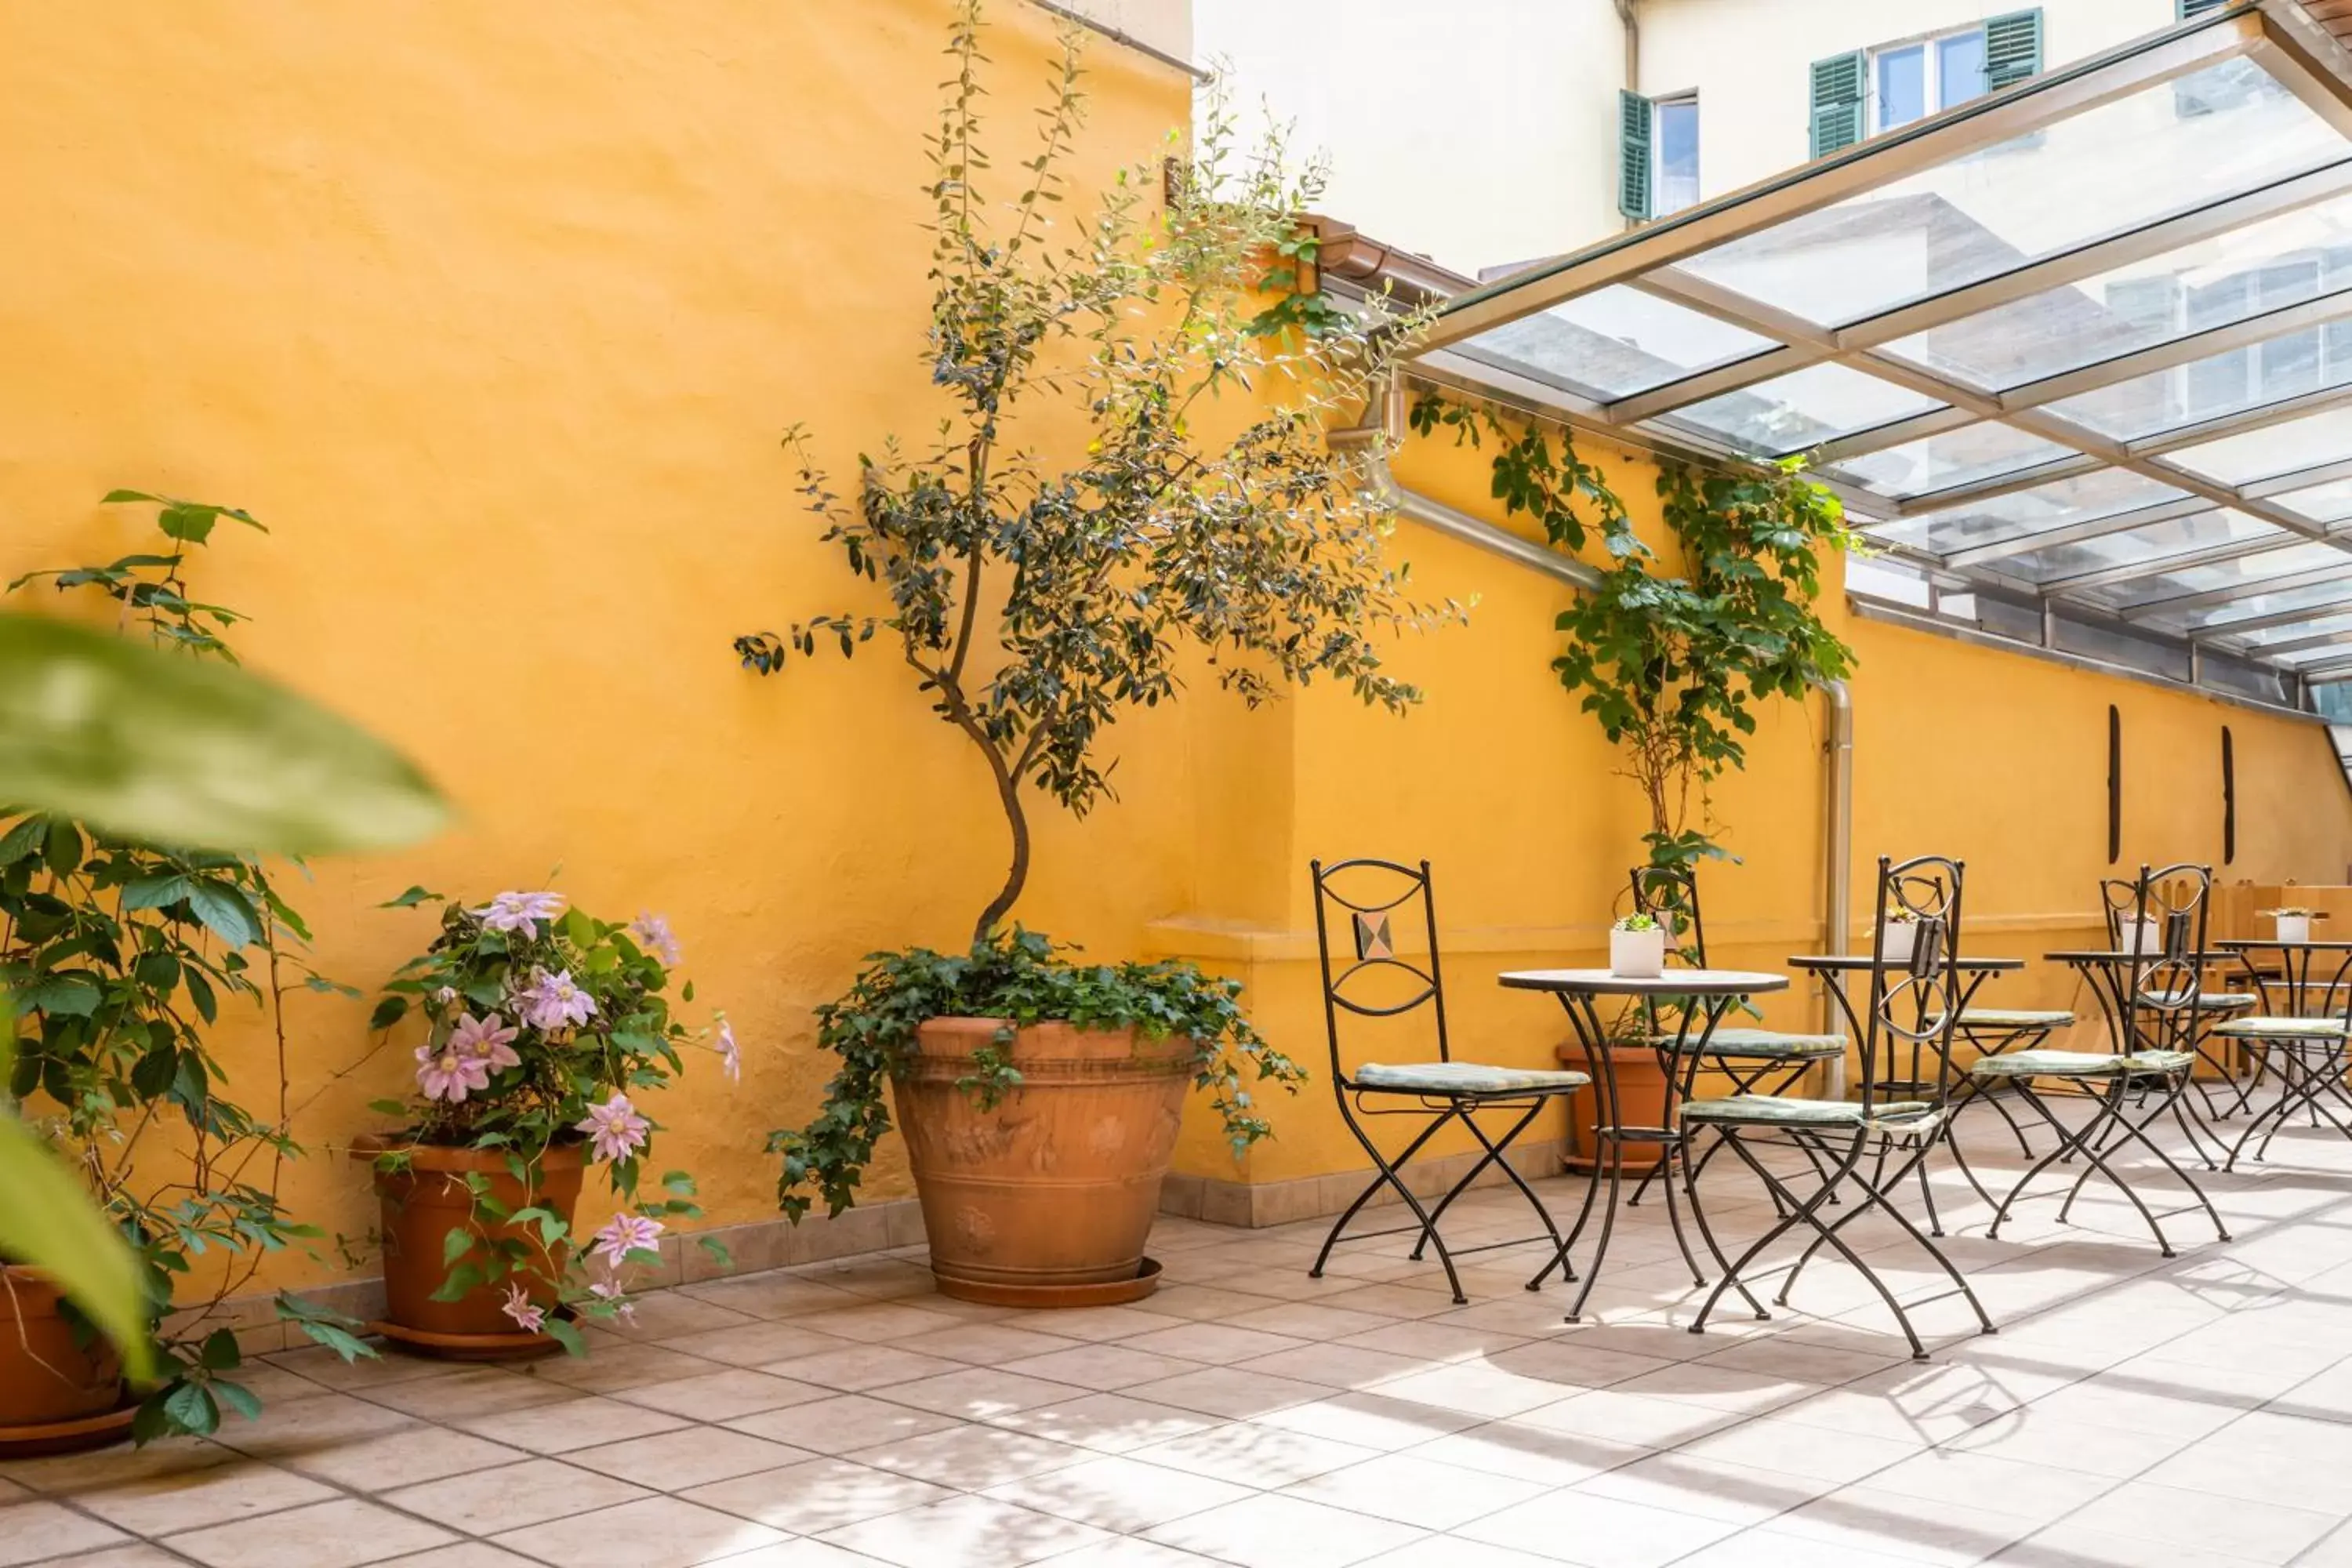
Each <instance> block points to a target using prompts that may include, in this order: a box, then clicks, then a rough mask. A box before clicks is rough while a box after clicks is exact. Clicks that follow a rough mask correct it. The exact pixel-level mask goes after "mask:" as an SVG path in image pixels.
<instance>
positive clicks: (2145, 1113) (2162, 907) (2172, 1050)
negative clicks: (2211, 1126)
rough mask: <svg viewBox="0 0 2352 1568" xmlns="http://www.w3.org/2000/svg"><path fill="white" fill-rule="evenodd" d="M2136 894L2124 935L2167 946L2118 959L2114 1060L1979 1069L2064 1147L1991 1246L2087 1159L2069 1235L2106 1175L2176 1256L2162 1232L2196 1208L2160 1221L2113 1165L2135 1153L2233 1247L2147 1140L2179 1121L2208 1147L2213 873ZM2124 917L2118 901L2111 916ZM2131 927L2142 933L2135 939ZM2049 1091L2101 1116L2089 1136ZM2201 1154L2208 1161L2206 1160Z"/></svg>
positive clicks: (1985, 1064) (2016, 1195)
mask: <svg viewBox="0 0 2352 1568" xmlns="http://www.w3.org/2000/svg"><path fill="white" fill-rule="evenodd" d="M2132 889H2133V891H2132V899H2131V902H2130V904H2129V906H2128V911H2127V914H2126V915H2125V916H2123V917H2119V918H2118V919H2117V921H2116V929H2117V931H2118V934H2119V935H2120V933H2121V932H2122V931H2124V930H2137V931H2147V930H2151V929H2152V930H2154V931H2156V932H2158V935H2157V937H2156V938H2155V939H2154V940H2153V942H2150V941H2149V940H2138V941H2134V942H2128V943H2126V944H2125V945H2120V946H2118V948H2117V949H2116V951H2117V952H2128V953H2129V954H2130V956H2129V958H2128V959H2127V960H2126V968H2125V969H2124V971H2123V973H2121V975H2120V976H2119V983H2118V984H2116V988H2115V994H2114V995H2113V996H2112V997H2111V998H2109V1005H2110V1006H2111V1007H2112V1008H2113V1009H2114V1019H2113V1021H2114V1024H2115V1029H2116V1039H2115V1042H2114V1043H2115V1047H2116V1048H2115V1049H2114V1050H2112V1051H2104V1052H2101V1051H2062V1050H2025V1051H2011V1052H2007V1053H2005V1054H2003V1055H2001V1056H1999V1057H1993V1058H1987V1059H1985V1060H1981V1061H1979V1062H1978V1063H1976V1064H1975V1066H1973V1067H1972V1068H1969V1077H1970V1080H1971V1087H1972V1088H1974V1087H1976V1086H1980V1085H1987V1084H2001V1085H2004V1086H2007V1087H2009V1088H2011V1089H2014V1090H2015V1092H2016V1093H2017V1094H2018V1096H2019V1097H2020V1098H2021V1099H2022V1100H2024V1101H2025V1103H2026V1104H2027V1105H2029V1106H2031V1107H2032V1109H2033V1110H2034V1111H2035V1112H2036V1113H2037V1114H2038V1115H2039V1116H2040V1117H2041V1118H2042V1121H2043V1122H2045V1123H2046V1124H2047V1125H2048V1126H2049V1127H2050V1129H2051V1131H2053V1133H2055V1134H2056V1136H2057V1146H2056V1147H2055V1148H2053V1149H2052V1150H2051V1151H2050V1152H2049V1153H2047V1154H2044V1155H2043V1156H2042V1158H2041V1159H2040V1160H2039V1161H2037V1162H2035V1163H2033V1164H2032V1165H2031V1166H2029V1167H2028V1168H2027V1170H2026V1172H2025V1173H2024V1174H2023V1175H2022V1176H2021V1177H2019V1178H2018V1181H2017V1184H2016V1185H2015V1186H2014V1187H2012V1188H2011V1189H2010V1193H2009V1195H2008V1196H2007V1197H2005V1198H2003V1199H2001V1201H2000V1206H1999V1208H1998V1209H1997V1210H1996V1211H1995V1213H1994V1215H1993V1218H1992V1224H1991V1225H1990V1226H1989V1227H1988V1228H1987V1230H1986V1232H1985V1234H1986V1236H1987V1237H1989V1238H1993V1239H1997V1238H1998V1237H2000V1227H2001V1226H2003V1225H2004V1224H2006V1223H2008V1220H2009V1215H2010V1211H2011V1209H2012V1208H2014V1207H2015V1206H2016V1205H2017V1202H2018V1200H2019V1199H2020V1198H2021V1197H2022V1196H2024V1194H2025V1193H2026V1190H2027V1189H2028V1188H2029V1187H2031V1186H2032V1184H2033V1182H2034V1180H2035V1178H2036V1177H2038V1176H2040V1175H2041V1174H2042V1172H2044V1171H2046V1170H2048V1169H2049V1168H2050V1166H2051V1165H2052V1164H2053V1163H2056V1162H2058V1161H2060V1160H2064V1161H2067V1162H2070V1163H2071V1162H2073V1161H2074V1160H2075V1159H2077V1158H2080V1159H2081V1160H2082V1161H2083V1162H2084V1163H2083V1168H2082V1170H2081V1172H2080V1173H2078V1174H2077V1175H2076V1176H2075V1178H2074V1183H2073V1184H2072V1185H2070V1186H2069V1187H2068V1188H2067V1189H2066V1197H2065V1201H2064V1202H2063V1204H2061V1205H2059V1209H2058V1219H2059V1223H2060V1224H2062V1225H2063V1224H2064V1223H2065V1221H2066V1218H2067V1216H2068V1215H2070V1214H2072V1213H2073V1212H2074V1200H2075V1198H2076V1197H2078V1196H2080V1195H2081V1194H2082V1191H2083V1188H2084V1184H2087V1183H2088V1182H2089V1181H2090V1179H2091V1177H2092V1176H2093V1175H2094V1174H2098V1175H2102V1176H2105V1178H2106V1179H2107V1180H2108V1182H2109V1183H2111V1184H2113V1185H2114V1186H2115V1187H2116V1189H2117V1190H2119V1191H2120V1192H2122V1194H2124V1196H2125V1197H2126V1198H2127V1199H2129V1200H2130V1202H2131V1205H2132V1206H2133V1207H2134V1208H2135V1209H2137V1210H2138V1211H2139V1215H2140V1217H2141V1218H2142V1219H2143V1220H2145V1221H2147V1227H2148V1230H2149V1232H2150V1234H2152V1235H2153V1236H2154V1237H2156V1244H2157V1247H2158V1248H2159V1249H2160V1250H2161V1251H2162V1252H2163V1254H2164V1256H2165V1257H2167V1258H2170V1257H2173V1256H2175V1254H2174V1252H2173V1247H2172V1243H2171V1241H2170V1239H2169V1238H2168V1237H2166V1235H2165V1234H2164V1226H2163V1224H2162V1221H2163V1220H2164V1219H2168V1218H2171V1217H2173V1216H2174V1215H2179V1214H2186V1213H2188V1212H2189V1208H2188V1207H2183V1208H2180V1209H2176V1210H2173V1211H2171V1213H2169V1214H2167V1215H2161V1216H2159V1215H2158V1214H2157V1213H2156V1212H2155V1211H2154V1210H2152V1209H2150V1208H2149V1207H2148V1206H2147V1201H2146V1200H2145V1199H2143V1198H2142V1197H2141V1196H2140V1195H2139V1194H2138V1192H2137V1191H2136V1190H2135V1189H2134V1188H2133V1186H2132V1184H2131V1183H2130V1182H2129V1181H2128V1180H2127V1179H2126V1177H2125V1175H2124V1174H2123V1173H2122V1172H2120V1171H2119V1170H2117V1169H2116V1166H2115V1164H2114V1163H2112V1158H2111V1157H2112V1156H2113V1155H2114V1154H2116V1152H2120V1151H2121V1150H2122V1149H2123V1148H2124V1147H2125V1146H2126V1145H2127V1144H2131V1143H2137V1144H2138V1145H2139V1146H2140V1147H2141V1148H2143V1149H2145V1150H2146V1151H2147V1152H2148V1153H2150V1154H2152V1155H2154V1156H2155V1157H2156V1159H2157V1161H2158V1163H2160V1164H2162V1165H2163V1167H2164V1168H2165V1169H2166V1170H2167V1171H2169V1172H2170V1173H2172V1175H2173V1176H2174V1177H2175V1178H2176V1179H2177V1180H2178V1181H2179V1183H2180V1184H2182V1185H2183V1186H2185V1187H2187V1188H2188V1189H2189V1193H2190V1194H2192V1195H2193V1196H2194V1197H2195V1198H2196V1200H2197V1206H2201V1207H2202V1208H2203V1209H2204V1211H2205V1214H2206V1217H2208V1218H2209V1219H2210V1220H2211V1221H2212V1222H2213V1229H2214V1232H2215V1234H2216V1235H2217V1236H2219V1237H2220V1238H2221V1240H2223V1241H2227V1240H2229V1239H2230V1233H2229V1230H2228V1227H2226V1226H2223V1225H2222V1223H2221V1215H2220V1213H2219V1212H2218V1211H2217V1210H2215V1208H2214V1207H2213V1205H2212V1201H2211V1200H2210V1199H2209V1198H2208V1197H2206V1195H2205V1192H2204V1189H2203V1188H2201V1187H2200V1186H2199V1185H2198V1184H2197V1183H2196V1181H2195V1180H2194V1179H2193V1178H2191V1177H2190V1175H2189V1173H2188V1172H2186V1171H2184V1170H2182V1169H2181V1168H2180V1166H2179V1164H2178V1163H2175V1162H2174V1160H2173V1158H2172V1156H2171V1155H2169V1154H2168V1153H2167V1152H2165V1151H2164V1149H2163V1147H2162V1146H2161V1145H2159V1144H2158V1142H2156V1140H2154V1139H2153V1138H2150V1137H2149V1136H2148V1135H2147V1128H2148V1126H2149V1125H2150V1124H2151V1123H2152V1122H2154V1121H2156V1120H2157V1119H2158V1118H2159V1117H2161V1116H2163V1115H2165V1114H2166V1113H2167V1112H2170V1113H2171V1114H2172V1116H2173V1118H2174V1120H2175V1121H2177V1122H2179V1125H2180V1127H2181V1130H2182V1131H2184V1132H2187V1133H2188V1134H2189V1142H2190V1143H2191V1144H2192V1146H2193V1145H2195V1144H2196V1142H2197V1138H2196V1134H2195V1133H2194V1132H2193V1131H2190V1130H2189V1126H2188V1123H2187V1121H2185V1120H2183V1119H2182V1117H2181V1114H2180V1105H2181V1099H2182V1096H2183V1095H2184V1094H2186V1092H2187V1091H2188V1088H2189V1078H2190V1075H2191V1074H2192V1073H2193V1072H2194V1070H2195V1068H2196V1066H2197V1061H2198V1052H2197V1040H2198V1038H2199V1036H2200V1033H2201V1031H2202V1030H2203V1028H2204V1027H2205V1025H2206V1022H2207V1021H2208V1020H2209V1019H2210V1018H2211V1017H2212V1016H2213V1014H2212V1009H2210V1008H2208V1007H2204V1006H2202V1005H2200V1001H2201V999H2202V997H2203V994H2204V971H2205V962H2206V959H2205V917H2206V914H2207V912H2208V910H2209V907H2210V904H2211V902H2212V892H2213V873H2212V869H2211V868H2210V867H2205V866H2194V865H2189V864H2186V863H2183V864H2180V865H2176V866H2167V867H2165V868H2162V869H2152V868H2148V867H2146V866H2143V867H2141V868H2140V872H2139V876H2138V878H2137V880H2136V881H2135V882H2134V883H2133V884H2132ZM2104 890H2105V889H2103V891H2104ZM2109 909H2110V911H2111V912H2112V911H2114V910H2116V904H2115V901H2114V900H2113V899H2112V898H2110V899H2109ZM2124 919H2128V920H2129V921H2133V922H2137V923H2135V924H2134V925H2132V926H2130V927H2126V926H2125V925H2124V924H2123V920H2124ZM2151 947H2153V951H2150V949H2151ZM2045 1084H2055V1085H2057V1086H2059V1088H2060V1089H2061V1090H2062V1091H2063V1092H2064V1093H2066V1094H2069V1095H2071V1096H2072V1097H2074V1098H2076V1099H2080V1100H2086V1101H2087V1102H2088V1103H2089V1104H2090V1105H2091V1107H2092V1108H2093V1110H2092V1114H2091V1115H2090V1116H2089V1117H2088V1118H2086V1119H2085V1120H2084V1121H2083V1123H2082V1125H2080V1126H2074V1125H2072V1124H2070V1123H2069V1122H2068V1121H2066V1120H2065V1119H2064V1118H2063V1117H2061V1116H2060V1115H2058V1114H2057V1112H2056V1111H2055V1110H2053V1109H2052V1106H2051V1103H2050V1092H2051V1091H2050V1090H2048V1089H2044V1088H2041V1087H2037V1086H2041V1085H2045ZM1952 1147H1953V1152H1954V1154H1955V1156H1956V1157H1957V1158H1958V1159H1959V1161H1960V1168H1961V1170H1962V1172H1963V1173H1966V1174H1967V1175H1968V1177H1969V1183H1970V1184H1972V1185H1975V1186H1976V1187H1977V1190H1978V1192H1979V1193H1980V1194H1981V1193H1983V1191H1984V1188H1983V1186H1982V1184H1980V1183H1978V1182H1977V1179H1976V1176H1975V1173H1973V1172H1970V1171H1969V1169H1968V1163H1967V1157H1966V1156H1965V1155H1963V1154H1961V1153H1960V1151H1959V1145H1958V1143H1955V1144H1953V1146H1952ZM2199 1152H2200V1157H2201V1155H2202V1150H2201V1149H2200V1151H2199ZM2209 1163H2210V1162H2209Z"/></svg>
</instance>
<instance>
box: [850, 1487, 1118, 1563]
mask: <svg viewBox="0 0 2352 1568" xmlns="http://www.w3.org/2000/svg"><path fill="white" fill-rule="evenodd" d="M823 1539H824V1541H825V1542H827V1543H829V1544H831V1545H835V1546H841V1547H845V1548H847V1549H848V1550H850V1551H852V1552H863V1553H865V1554H866V1556H868V1557H877V1558H879V1559H881V1560H882V1561H883V1562H885V1563H897V1564H899V1568H944V1565H945V1564H947V1563H987V1564H989V1568H1019V1565H1021V1564H1023V1563H1035V1562H1039V1561H1042V1560H1043V1559H1045V1558H1048V1557H1055V1556H1058V1555H1061V1554H1063V1553H1065V1552H1074V1551H1076V1550H1077V1549H1078V1548H1079V1547H1082V1546H1092V1545H1097V1544H1099V1543H1101V1542H1103V1541H1104V1539H1105V1537H1104V1534H1103V1532H1102V1531H1099V1530H1097V1529H1096V1528H1095V1527H1094V1526H1092V1525H1090V1524H1081V1523H1079V1522H1078V1521H1076V1520H1074V1519H1063V1518H1060V1517H1058V1516H1057V1515H1055V1514H1050V1513H1039V1512H1037V1511H1035V1510H1033V1509H1025V1508H1016V1507H1014V1506H1013V1504H1011V1503H1007V1502H999V1501H997V1500H995V1499H993V1498H982V1497H960V1498H950V1499H949V1500H947V1501H945V1502H935V1503H930V1504H928V1505H926V1506H924V1507H922V1508H918V1509H911V1510H908V1511H907V1512H904V1513H888V1514H883V1515H881V1516H879V1517H878V1518H875V1519H869V1520H866V1521H864V1522H862V1523H859V1524H850V1525H844V1526H842V1527H841V1528H840V1529H838V1530H835V1531H829V1532H828V1533H827V1534H826V1535H825V1536H824V1538H823Z"/></svg>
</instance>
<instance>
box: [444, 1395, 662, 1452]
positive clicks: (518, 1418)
mask: <svg viewBox="0 0 2352 1568" xmlns="http://www.w3.org/2000/svg"><path fill="white" fill-rule="evenodd" d="M686 1424H687V1423H686V1418H685V1417H684V1416H680V1415H671V1414H669V1413H668V1412H667V1411H666V1410H655V1409H651V1408H649V1407H647V1406H646V1405H632V1404H630V1403H629V1402H628V1401H626V1400H622V1399H607V1398H604V1397H602V1396H594V1397H590V1398H585V1399H571V1400H565V1401H563V1402H562V1403H561V1404H556V1405H533V1406H531V1407H530V1408H529V1409H525V1410H508V1411H504V1412H501V1413H500V1414H499V1415H477V1416H469V1417H467V1418H466V1419H464V1420H461V1421H457V1422H456V1423H454V1425H456V1426H460V1427H462V1428H464V1429H465V1430H466V1431H468V1432H471V1433H473V1434H474V1435H475V1436H478V1437H487V1438H488V1439H489V1440H490V1441H491V1442H493V1443H504V1444H506V1445H507V1446H508V1447H514V1448H522V1449H526V1450H528V1451H529V1452H530V1453H534V1454H562V1453H568V1452H570V1451H571V1450H572V1449H573V1448H585V1447H590V1446H591V1445H593V1444H598V1443H617V1442H620V1441H622V1440H624V1439H625V1438H629V1437H644V1436H650V1435H652V1434H653V1433H656V1432H667V1431H672V1430H675V1429H676V1428H677V1427H679V1426H685V1425H686Z"/></svg>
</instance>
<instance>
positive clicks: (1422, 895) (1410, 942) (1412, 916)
mask: <svg viewBox="0 0 2352 1568" xmlns="http://www.w3.org/2000/svg"><path fill="white" fill-rule="evenodd" d="M1307 868H1308V870H1309V871H1310V872H1311V873H1312V874H1313V876H1314V879H1315V945H1316V948H1317V950H1318V953H1319V954H1320V956H1321V959H1322V965H1323V1026H1324V1029H1325V1032H1326V1033H1327V1034H1328V1036H1329V1037H1330V1043H1331V1080H1332V1082H1333V1083H1335V1084H1336V1085H1338V1086H1339V1088H1341V1089H1346V1088H1348V1087H1349V1085H1350V1083H1351V1081H1352V1080H1351V1079H1350V1077H1349V1073H1348V1070H1347V1068H1346V1066H1345V1064H1344V1063H1343V1062H1342V1061H1341V1060H1340V1056H1339V1015H1340V1014H1342V1013H1348V1014H1352V1015H1355V1016H1360V1017H1365V1018H1395V1017H1402V1016H1405V1015H1407V1014H1411V1013H1414V1012H1417V1011H1419V1010H1420V1009H1421V1008H1423V1007H1427V1008H1430V1009H1432V1010H1433V1012H1434V1013H1435V1015H1436V1022H1437V1059H1438V1060H1439V1061H1450V1060H1451V1059H1453V1058H1452V1052H1451V1047H1450V1044H1449V1042H1448V1041H1447V1039H1446V1035H1445V978H1444V971H1443V970H1442V969H1441V968H1440V967H1439V965H1438V962H1437V901H1436V900H1435V898H1434V897H1433V895H1432V893H1431V891H1430V875H1429V862H1428V861H1426V860H1423V861H1422V862H1421V863H1420V864H1419V865H1418V866H1407V865H1402V864H1400V863H1399V862H1397V861H1394V860H1377V859H1370V858H1358V859H1353V860H1339V861H1335V862H1333V863H1332V864H1330V865H1328V866H1327V865H1325V864H1324V863H1323V862H1322V861H1320V860H1310V861H1308V862H1307ZM1416 920H1417V921H1419V922H1420V926H1421V930H1420V931H1419V932H1418V933H1415V932H1414V931H1412V922H1413V921H1416ZM1335 923H1337V924H1339V926H1341V927H1342V928H1343V929H1342V931H1341V938H1340V940H1341V942H1342V943H1343V945H1342V947H1341V948H1340V950H1339V952H1337V953H1336V954H1335V953H1334V952H1333V948H1332V929H1331V928H1332V926H1333V925H1334V924H1335ZM1416 934H1418V935H1419V937H1420V939H1421V941H1420V943H1419V944H1418V945H1419V946H1420V947H1421V948H1423V949H1425V951H1426V953H1427V958H1426V966H1425V967H1424V965H1423V963H1415V962H1413V961H1412V958H1410V957H1407V956H1401V955H1404V954H1412V953H1413V952H1415V951H1416V943H1415V942H1414V937H1415V935H1416Z"/></svg>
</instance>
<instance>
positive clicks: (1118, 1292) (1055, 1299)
mask: <svg viewBox="0 0 2352 1568" xmlns="http://www.w3.org/2000/svg"><path fill="white" fill-rule="evenodd" d="M931 1278H932V1279H935V1280H937V1281H938V1283H939V1287H940V1295H942V1296H949V1297H952V1298H953V1299H955V1300H959V1301H977V1302H980V1303H981V1304H982V1306H988V1307H1030V1308H1034V1309H1038V1310H1047V1309H1051V1308H1055V1307H1118V1306H1124V1305H1125V1304H1126V1303H1128V1302H1129V1301H1140V1300H1143V1299H1144V1298H1145V1297H1146V1296H1149V1295H1150V1294H1151V1293H1152V1292H1153V1291H1154V1290H1157V1289H1160V1259H1158V1258H1145V1259H1144V1260H1143V1267H1142V1268H1139V1269H1138V1270H1137V1271H1136V1276H1135V1278H1134V1279H1107V1280H1104V1281H1102V1282H1101V1283H1099V1284H1095V1285H1005V1284H1000V1283H998V1282H996V1281H994V1280H983V1279H950V1277H949V1276H947V1275H945V1274H940V1273H936V1272H935V1273H933V1274H932V1276H931Z"/></svg>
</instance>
